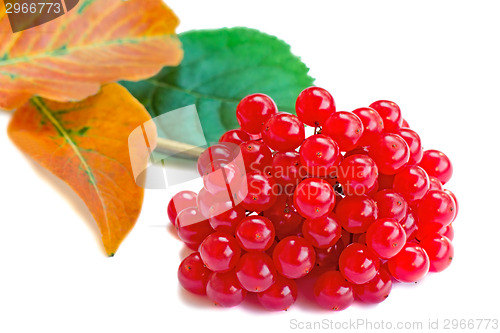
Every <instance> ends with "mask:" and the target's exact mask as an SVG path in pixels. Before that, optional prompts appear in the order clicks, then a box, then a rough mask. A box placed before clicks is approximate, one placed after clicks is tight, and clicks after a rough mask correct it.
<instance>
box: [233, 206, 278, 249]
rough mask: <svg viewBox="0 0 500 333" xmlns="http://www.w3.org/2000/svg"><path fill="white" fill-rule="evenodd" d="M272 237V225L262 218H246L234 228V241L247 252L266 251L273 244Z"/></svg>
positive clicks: (253, 216) (273, 232)
mask: <svg viewBox="0 0 500 333" xmlns="http://www.w3.org/2000/svg"><path fill="white" fill-rule="evenodd" d="M274 236H275V231H274V226H273V223H272V222H271V221H270V220H269V219H268V218H266V217H263V216H258V215H250V216H247V217H245V218H244V219H243V220H241V222H240V223H239V224H238V227H237V228H236V240H237V241H238V243H239V244H240V246H241V247H242V248H243V249H244V250H245V251H249V252H253V251H255V252H259V251H261V252H262V251H266V250H267V249H269V248H270V247H271V245H272V244H273V241H274Z"/></svg>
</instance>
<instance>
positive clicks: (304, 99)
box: [295, 87, 336, 127]
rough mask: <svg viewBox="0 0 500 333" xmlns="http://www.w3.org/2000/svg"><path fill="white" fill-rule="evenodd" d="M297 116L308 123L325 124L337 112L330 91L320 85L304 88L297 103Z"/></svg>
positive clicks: (311, 124)
mask: <svg viewBox="0 0 500 333" xmlns="http://www.w3.org/2000/svg"><path fill="white" fill-rule="evenodd" d="M295 110H296V111H297V116H298V117H299V119H300V120H302V122H303V123H304V124H306V125H309V126H313V127H315V126H323V124H324V123H325V121H326V120H327V119H328V117H330V115H331V114H332V113H334V112H335V110H336V108H335V101H334V100H333V97H332V95H330V93H329V92H328V91H326V90H325V89H323V88H319V87H309V88H306V89H304V90H303V91H302V92H301V93H300V95H299V97H298V98H297V102H296V104H295Z"/></svg>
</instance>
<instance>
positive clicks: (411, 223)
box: [400, 209, 417, 241]
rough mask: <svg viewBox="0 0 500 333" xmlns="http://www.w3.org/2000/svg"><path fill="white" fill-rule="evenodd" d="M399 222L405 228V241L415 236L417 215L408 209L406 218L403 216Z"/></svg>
mask: <svg viewBox="0 0 500 333" xmlns="http://www.w3.org/2000/svg"><path fill="white" fill-rule="evenodd" d="M400 224H401V226H402V227H403V229H404V230H405V233H406V240H407V241H408V240H411V239H413V238H415V236H416V232H417V216H416V214H415V213H414V212H413V210H412V209H408V211H407V214H406V218H404V219H403V221H401V222H400Z"/></svg>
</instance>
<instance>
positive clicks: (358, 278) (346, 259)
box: [339, 243, 380, 284]
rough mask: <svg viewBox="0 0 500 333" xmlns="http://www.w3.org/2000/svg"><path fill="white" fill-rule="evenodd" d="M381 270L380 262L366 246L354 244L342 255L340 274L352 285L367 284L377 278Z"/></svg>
mask: <svg viewBox="0 0 500 333" xmlns="http://www.w3.org/2000/svg"><path fill="white" fill-rule="evenodd" d="M379 268H380V260H379V259H378V258H377V256H376V255H375V254H374V253H373V252H372V251H371V250H370V249H368V247H366V246H365V245H361V244H358V243H352V244H350V245H349V246H347V247H346V248H345V249H344V251H342V253H341V254H340V258H339V269H340V272H341V273H342V275H343V276H344V277H345V278H346V279H347V281H349V282H351V283H354V284H363V283H367V282H368V281H370V280H371V279H373V278H374V277H375V275H376V274H377V272H378V269H379Z"/></svg>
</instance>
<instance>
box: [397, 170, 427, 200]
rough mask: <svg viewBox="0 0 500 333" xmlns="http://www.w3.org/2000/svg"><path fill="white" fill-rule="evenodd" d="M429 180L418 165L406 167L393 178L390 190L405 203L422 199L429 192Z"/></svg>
mask: <svg viewBox="0 0 500 333" xmlns="http://www.w3.org/2000/svg"><path fill="white" fill-rule="evenodd" d="M429 187H430V180H429V176H428V175H427V172H425V170H424V169H422V168H421V167H419V166H418V165H411V166H406V167H404V168H403V169H401V171H399V172H398V173H397V174H396V175H395V176H394V183H393V186H392V188H393V189H394V191H396V192H398V193H399V194H401V195H402V196H403V198H405V200H406V201H407V202H412V201H416V200H420V199H422V198H423V197H424V196H425V195H426V194H427V192H428V191H429Z"/></svg>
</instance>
